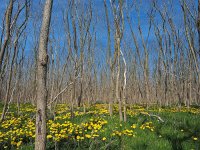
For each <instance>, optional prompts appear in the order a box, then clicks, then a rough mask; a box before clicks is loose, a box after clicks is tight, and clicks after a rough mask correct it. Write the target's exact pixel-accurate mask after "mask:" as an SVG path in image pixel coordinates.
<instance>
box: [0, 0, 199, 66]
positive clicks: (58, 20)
mask: <svg viewBox="0 0 200 150" xmlns="http://www.w3.org/2000/svg"><path fill="white" fill-rule="evenodd" d="M0 1H1V5H0V11H1V12H5V8H6V6H7V4H8V0H0ZM18 1H23V0H18ZM77 1H79V0H77ZM133 1H136V2H137V4H139V2H141V4H140V6H138V7H139V9H140V11H139V13H137V12H136V11H135V9H134V8H133V9H132V11H130V16H131V22H132V27H133V29H134V32H135V33H136V35H137V38H138V41H139V43H140V45H141V38H140V37H139V31H138V15H139V17H140V22H141V28H142V31H143V35H144V38H145V39H146V38H147V33H148V28H149V18H148V16H147V12H148V11H150V7H151V6H150V4H151V0H133ZM169 1H170V0H158V5H159V7H161V8H162V7H164V3H163V2H165V3H166V4H168V3H169ZM171 1H172V2H173V3H172V5H173V9H171V8H170V7H169V6H168V9H169V10H168V12H171V17H172V19H173V20H176V21H175V25H176V26H177V28H180V29H181V28H182V23H183V21H182V20H183V15H182V13H181V7H180V5H179V0H171ZM186 1H187V2H188V5H190V3H189V2H190V0H186ZM192 1H194V2H195V3H196V5H195V6H197V0H192ZM80 2H81V3H82V4H85V5H87V3H88V0H81V1H80ZM131 2H132V0H126V3H127V7H128V9H130V3H131ZM43 3H44V0H32V9H31V18H30V21H29V24H28V27H27V31H26V32H27V34H28V35H29V36H28V39H27V40H28V42H27V46H26V52H27V55H32V53H31V49H32V48H33V47H34V44H35V43H34V42H33V41H34V36H33V33H34V32H35V31H34V29H33V28H34V27H33V22H34V21H33V20H35V19H37V20H38V22H36V27H37V33H38V35H39V30H40V22H41V18H42V9H43V5H42V4H43ZM107 5H108V9H109V18H110V21H112V22H113V16H112V12H111V10H110V1H109V0H107ZM66 8H67V0H54V4H53V11H52V21H51V25H52V29H53V30H54V33H55V38H56V39H57V40H58V39H59V38H60V40H59V42H58V43H57V45H59V46H60V47H62V46H63V45H64V41H65V40H66V37H65V34H64V24H63V20H62V15H63V13H62V12H63V10H65V9H66ZM195 8H197V7H195ZM92 9H93V20H97V22H96V23H95V33H96V38H97V47H96V49H95V54H96V55H95V56H96V57H95V58H96V61H102V62H104V61H105V54H106V46H107V27H106V22H105V10H104V4H103V0H92ZM192 11H194V10H192ZM3 15H4V13H1V14H0V24H1V25H2V22H1V21H2V17H3ZM36 15H37V16H36ZM38 18H39V19H38ZM155 18H156V20H157V22H158V25H160V26H161V25H162V24H161V21H160V20H161V19H160V17H159V16H158V15H156V16H155ZM93 23H94V22H93ZM112 30H113V31H114V27H113V24H112ZM112 34H113V32H112ZM111 38H112V49H114V48H113V45H114V42H113V38H114V36H112V37H111ZM154 39H155V37H154V34H153V29H152V30H151V34H150V36H149V42H148V44H151V43H152V42H153V41H154ZM124 40H125V41H126V43H128V44H129V43H130V45H129V47H131V48H132V49H133V51H134V44H133V40H132V37H131V35H130V28H129V25H128V23H127V22H126V21H125V30H124ZM153 57H154V53H150V59H152V58H153Z"/></svg>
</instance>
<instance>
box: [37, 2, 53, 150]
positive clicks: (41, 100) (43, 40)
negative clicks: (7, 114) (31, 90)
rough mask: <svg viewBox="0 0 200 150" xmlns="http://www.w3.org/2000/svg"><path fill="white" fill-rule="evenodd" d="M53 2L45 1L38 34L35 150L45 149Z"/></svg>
mask: <svg viewBox="0 0 200 150" xmlns="http://www.w3.org/2000/svg"><path fill="white" fill-rule="evenodd" d="M52 4H53V0H46V2H45V6H44V12H43V21H42V26H41V32H40V41H39V52H38V62H37V63H38V68H37V79H38V81H37V86H38V87H37V111H36V139H35V150H45V149H46V132H47V131H46V107H47V87H46V80H47V62H48V55H47V47H48V36H49V26H50V20H51V12H52Z"/></svg>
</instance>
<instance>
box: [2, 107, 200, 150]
mask: <svg viewBox="0 0 200 150" xmlns="http://www.w3.org/2000/svg"><path fill="white" fill-rule="evenodd" d="M0 107H1V108H0V111H2V105H0ZM21 107H22V108H32V106H31V105H29V104H25V105H21ZM101 107H102V108H101ZM106 107H107V106H106V105H102V104H99V105H98V107H97V106H96V105H94V106H92V107H90V108H87V113H86V114H81V115H77V116H75V117H74V118H66V119H60V120H56V121H54V122H58V123H60V124H63V123H64V122H65V121H70V122H71V123H73V124H77V125H80V124H81V123H87V122H91V120H90V119H91V118H102V119H104V120H106V121H107V123H106V124H105V125H103V126H102V128H101V129H100V130H99V131H98V132H97V134H98V136H99V137H97V138H94V139H86V138H85V139H84V140H81V141H77V140H76V136H77V135H75V137H74V139H73V138H71V139H70V138H69V139H61V140H60V141H59V142H55V141H53V140H48V141H47V149H55V146H56V147H57V148H58V149H75V150H86V149H91V150H118V149H119V150H120V149H124V150H134V149H136V150H191V149H194V150H198V149H200V113H199V112H200V111H199V108H195V109H191V110H188V111H187V110H186V109H185V108H183V109H181V110H180V111H178V110H176V111H174V108H163V109H162V111H160V110H159V109H158V108H152V109H149V110H148V111H147V110H145V109H140V108H139V107H137V106H134V107H130V108H129V109H131V110H130V111H131V112H135V115H128V116H127V119H128V121H127V122H126V123H124V122H120V121H119V116H118V112H117V111H115V112H114V115H113V116H112V117H110V116H109V115H108V114H107V113H105V114H104V113H102V114H101V113H99V112H101V110H106ZM64 108H66V107H65V106H63V107H62V108H60V110H64ZM16 110H17V109H16V105H14V104H12V105H11V106H10V112H14V116H15V117H17V115H16V112H17V111H16ZM95 110H96V111H97V113H94V112H93V111H95ZM75 111H76V112H78V113H79V112H82V111H83V110H82V108H76V109H75ZM69 112H70V111H69V110H68V109H66V111H64V112H62V114H61V113H60V114H59V113H57V116H62V115H64V114H66V113H69ZM140 112H148V113H151V114H155V115H158V116H160V117H161V118H162V119H163V120H164V122H161V121H159V120H158V119H157V118H156V117H151V116H149V115H145V114H143V113H140ZM23 114H27V111H26V109H25V110H23V109H22V111H21V115H23ZM28 114H29V115H30V117H33V116H34V111H29V112H28ZM49 116H50V115H49ZM61 118H62V117H61ZM149 122H152V123H150V125H148V123H149ZM22 123H26V121H24V122H23V121H22ZM94 123H95V122H94ZM133 124H136V128H135V129H132V128H131V126H132V125H133ZM151 124H152V127H151ZM145 125H146V128H145V129H141V126H145ZM148 126H150V127H149V128H148ZM13 127H14V125H12V126H11V127H10V129H4V128H3V127H1V125H0V132H6V131H5V130H11V128H13ZM151 129H152V130H153V131H151ZM124 130H133V133H134V136H128V135H127V134H122V135H121V136H119V135H113V133H115V132H120V133H122V132H124ZM83 132H84V131H83ZM92 132H93V131H91V132H89V133H88V131H87V133H88V134H92ZM83 134H86V133H83ZM80 135H82V134H80ZM102 138H105V139H106V140H102ZM1 143H4V145H5V143H6V141H3V142H0V146H1ZM7 145H8V148H9V149H16V147H15V146H12V145H9V142H7ZM2 146H3V144H2ZM0 149H4V148H3V147H0ZM19 149H21V150H29V149H30V150H32V149H34V140H33V139H32V140H27V139H26V138H24V139H23V144H22V145H21V146H20V147H19Z"/></svg>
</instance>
